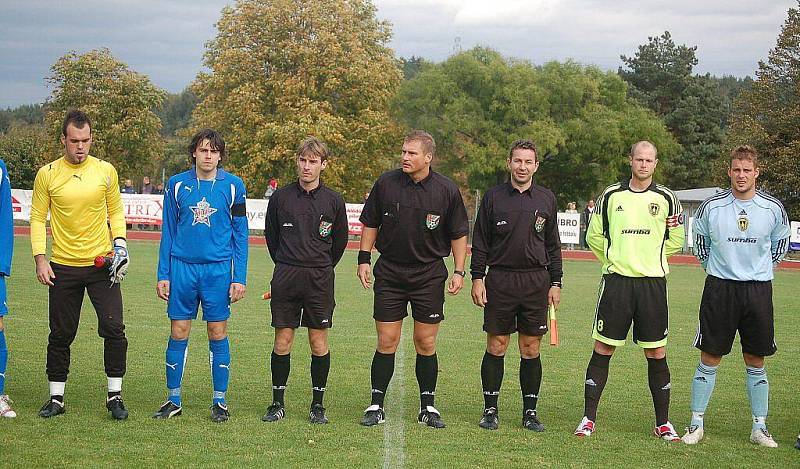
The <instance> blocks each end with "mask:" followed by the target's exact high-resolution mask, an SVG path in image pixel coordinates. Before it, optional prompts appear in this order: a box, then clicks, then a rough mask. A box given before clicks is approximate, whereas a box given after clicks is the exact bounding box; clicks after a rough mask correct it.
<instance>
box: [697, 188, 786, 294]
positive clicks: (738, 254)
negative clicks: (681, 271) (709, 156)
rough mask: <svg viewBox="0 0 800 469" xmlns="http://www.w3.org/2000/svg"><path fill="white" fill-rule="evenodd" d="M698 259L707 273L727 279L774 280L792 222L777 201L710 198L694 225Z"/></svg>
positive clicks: (727, 194) (728, 196) (762, 194)
mask: <svg viewBox="0 0 800 469" xmlns="http://www.w3.org/2000/svg"><path fill="white" fill-rule="evenodd" d="M693 230H694V237H695V241H694V254H695V256H697V259H699V260H700V263H701V264H702V265H703V268H704V269H705V270H706V273H707V274H709V275H713V276H714V277H718V278H721V279H726V280H739V281H746V280H757V281H767V280H772V278H773V273H772V268H773V266H774V265H776V264H777V263H778V262H780V261H781V259H782V258H783V256H784V255H785V254H786V251H787V249H788V248H789V236H790V232H791V231H790V228H789V217H788V216H787V215H786V211H785V210H784V209H783V205H782V204H781V203H780V201H779V200H778V199H776V198H775V197H772V196H771V195H769V194H767V193H765V192H762V191H756V194H755V196H754V197H753V198H752V199H750V200H739V199H737V198H735V197H734V196H733V194H732V192H731V190H730V189H728V190H727V191H724V192H720V193H719V194H716V195H714V196H711V197H709V198H708V199H706V200H705V201H704V202H703V203H702V204H701V205H700V208H698V210H697V215H696V218H695V220H694V226H693Z"/></svg>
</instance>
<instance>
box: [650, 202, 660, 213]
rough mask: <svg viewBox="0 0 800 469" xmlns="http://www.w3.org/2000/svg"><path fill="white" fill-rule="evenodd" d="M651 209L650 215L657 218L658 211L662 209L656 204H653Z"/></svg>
mask: <svg viewBox="0 0 800 469" xmlns="http://www.w3.org/2000/svg"><path fill="white" fill-rule="evenodd" d="M649 209H650V215H652V216H656V215H658V211H659V210H660V209H661V207H659V206H658V204H656V203H652V204H650V207H649Z"/></svg>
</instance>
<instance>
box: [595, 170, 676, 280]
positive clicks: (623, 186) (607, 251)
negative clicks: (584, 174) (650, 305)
mask: <svg viewBox="0 0 800 469" xmlns="http://www.w3.org/2000/svg"><path fill="white" fill-rule="evenodd" d="M667 217H674V218H672V221H673V223H672V227H671V228H667ZM685 236H686V234H685V232H684V229H683V208H682V207H681V203H680V201H678V197H677V196H676V195H675V193H674V192H672V191H671V190H669V189H667V188H666V187H664V186H662V185H660V184H655V183H653V184H651V185H650V187H648V188H647V190H645V191H643V192H635V191H633V190H632V189H631V188H630V186H629V181H624V182H621V183H617V184H612V185H610V186H608V187H607V188H606V189H605V190H604V191H603V193H602V194H600V197H598V198H597V209H596V210H595V215H594V216H592V218H591V221H590V222H589V228H588V230H587V232H586V244H588V245H589V247H590V248H591V250H592V251H593V252H594V254H595V255H596V256H597V258H598V259H600V262H602V264H603V267H602V271H603V273H604V274H608V273H616V274H619V275H624V276H626V277H664V276H666V275H667V274H668V273H669V266H668V265H667V257H669V256H671V255H673V254H675V253H678V252H680V251H681V249H682V248H683V241H684V238H685Z"/></svg>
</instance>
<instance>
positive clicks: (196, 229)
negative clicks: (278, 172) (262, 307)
mask: <svg viewBox="0 0 800 469" xmlns="http://www.w3.org/2000/svg"><path fill="white" fill-rule="evenodd" d="M246 196H247V194H246V190H245V187H244V183H243V182H242V180H241V179H240V178H238V177H237V176H234V175H233V174H230V173H228V172H225V171H223V170H222V169H218V170H217V176H216V178H215V179H214V180H211V181H205V180H202V181H201V180H199V179H198V178H197V173H196V172H195V169H194V168H192V169H190V170H188V171H185V172H183V173H180V174H176V175H175V176H172V177H171V178H170V179H169V182H168V184H167V187H166V188H165V191H164V204H163V208H164V213H163V216H162V219H163V226H162V227H161V247H160V249H159V259H158V280H169V279H170V260H171V258H172V257H173V256H174V257H176V258H178V259H180V260H182V261H183V262H187V263H190V264H202V263H207V262H221V261H231V262H232V264H233V266H232V271H233V275H232V281H233V282H236V283H241V284H245V283H246V278H247V235H248V231H247V229H248V228H247V210H246V205H245V203H246Z"/></svg>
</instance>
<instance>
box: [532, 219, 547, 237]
mask: <svg viewBox="0 0 800 469" xmlns="http://www.w3.org/2000/svg"><path fill="white" fill-rule="evenodd" d="M546 221H547V218H545V217H543V216H541V215H536V220H535V221H534V222H533V229H534V230H536V232H537V233H541V232H542V231H544V223H545V222H546Z"/></svg>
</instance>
